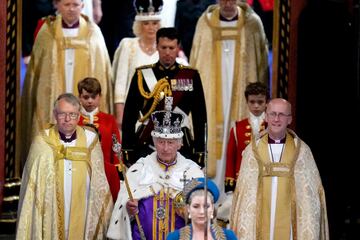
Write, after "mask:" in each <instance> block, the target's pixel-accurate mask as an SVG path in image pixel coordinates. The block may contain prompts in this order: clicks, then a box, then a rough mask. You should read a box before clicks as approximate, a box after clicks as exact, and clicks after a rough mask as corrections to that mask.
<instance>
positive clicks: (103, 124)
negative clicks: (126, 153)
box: [79, 112, 120, 202]
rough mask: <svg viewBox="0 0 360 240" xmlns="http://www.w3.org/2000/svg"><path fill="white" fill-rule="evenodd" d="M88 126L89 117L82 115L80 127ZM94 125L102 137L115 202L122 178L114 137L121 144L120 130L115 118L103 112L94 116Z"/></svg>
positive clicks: (107, 171) (107, 175) (105, 164)
mask: <svg viewBox="0 0 360 240" xmlns="http://www.w3.org/2000/svg"><path fill="white" fill-rule="evenodd" d="M88 124H91V123H90V119H89V117H87V116H84V115H81V116H80V122H79V125H88ZM92 125H94V126H95V127H96V128H97V130H98V132H99V135H100V141H101V149H102V151H103V154H104V167H105V174H106V178H107V180H108V182H109V185H110V191H111V194H112V196H113V200H114V202H115V201H116V198H117V195H118V192H119V189H120V178H119V174H118V171H117V167H116V165H118V164H119V159H118V157H117V155H116V153H114V151H113V150H112V145H113V143H112V135H113V134H115V136H116V138H117V140H118V141H119V142H120V133H119V129H118V127H117V124H116V121H115V118H114V116H113V115H111V114H107V113H103V112H98V113H97V114H95V115H94V122H93V123H92Z"/></svg>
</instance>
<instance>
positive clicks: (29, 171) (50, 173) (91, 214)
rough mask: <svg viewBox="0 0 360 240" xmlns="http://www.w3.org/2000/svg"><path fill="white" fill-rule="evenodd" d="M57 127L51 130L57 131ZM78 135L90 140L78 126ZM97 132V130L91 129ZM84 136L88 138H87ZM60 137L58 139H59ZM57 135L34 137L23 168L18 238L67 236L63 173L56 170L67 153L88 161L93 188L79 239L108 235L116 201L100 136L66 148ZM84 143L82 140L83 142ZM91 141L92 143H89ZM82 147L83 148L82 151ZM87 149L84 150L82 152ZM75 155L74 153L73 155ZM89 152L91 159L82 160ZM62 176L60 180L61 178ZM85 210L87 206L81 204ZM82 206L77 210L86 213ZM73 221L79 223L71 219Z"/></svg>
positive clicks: (102, 237)
mask: <svg viewBox="0 0 360 240" xmlns="http://www.w3.org/2000/svg"><path fill="white" fill-rule="evenodd" d="M54 130H55V129H54V127H53V128H50V129H49V132H51V131H54ZM76 131H77V135H78V136H80V138H83V140H80V141H81V142H84V140H85V143H86V142H87V141H86V139H87V137H88V135H87V133H86V131H85V130H84V129H83V128H81V127H78V128H77V130H76ZM92 134H94V133H92ZM84 137H85V139H84ZM57 141H58V140H57ZM57 141H55V140H54V138H53V137H52V136H50V135H48V134H46V133H45V132H43V133H42V134H41V135H38V136H36V137H35V139H34V141H33V143H32V145H31V148H30V152H29V157H28V159H27V161H26V165H25V168H24V172H23V177H22V183H21V190H20V199H19V209H18V222H17V231H16V238H17V239H51V240H52V239H65V236H64V195H63V194H64V192H63V183H62V184H60V186H58V184H59V183H61V181H63V179H64V178H63V174H64V172H63V173H62V174H61V173H60V171H58V170H57V168H58V166H59V165H58V163H60V165H61V163H62V165H63V161H61V160H59V159H57V157H58V158H62V157H65V156H66V158H70V159H74V160H75V159H77V160H80V161H79V162H84V163H85V162H86V168H88V166H89V167H90V166H91V169H90V168H89V169H88V170H87V171H86V173H87V172H89V175H90V180H91V181H90V190H89V195H88V199H87V208H86V209H87V211H86V213H85V214H82V216H84V223H86V224H85V226H84V227H83V228H84V231H83V234H84V235H83V237H82V238H80V239H105V235H106V230H107V227H108V222H109V219H110V216H111V212H112V208H113V202H112V197H111V193H110V190H109V186H108V183H107V180H106V176H105V173H104V163H103V157H102V151H101V146H100V144H99V142H98V139H97V137H95V138H94V140H93V141H92V143H90V145H88V146H86V149H87V154H86V151H84V148H83V147H80V148H79V147H78V146H77V147H75V149H73V150H75V151H72V150H65V149H66V148H62V147H61V146H59V145H58V143H56V142H57ZM80 144H81V143H80ZM88 144H89V143H88ZM79 150H80V151H79ZM83 153H85V154H83ZM71 155H72V156H71ZM84 156H88V157H89V158H88V161H83V160H84ZM59 179H60V180H59ZM81 209H83V210H84V211H85V208H83V206H81ZM81 209H79V210H78V211H79V212H81V213H84V211H82V210H81ZM72 224H73V225H77V224H74V223H72Z"/></svg>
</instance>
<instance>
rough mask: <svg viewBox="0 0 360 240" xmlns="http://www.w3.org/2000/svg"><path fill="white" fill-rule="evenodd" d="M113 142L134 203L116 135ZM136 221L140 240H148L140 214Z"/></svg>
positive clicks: (113, 147)
mask: <svg viewBox="0 0 360 240" xmlns="http://www.w3.org/2000/svg"><path fill="white" fill-rule="evenodd" d="M112 141H113V146H112V150H113V151H114V152H115V153H116V155H117V157H118V159H119V163H120V171H121V173H122V175H123V177H124V182H125V186H126V190H127V192H128V195H129V199H130V201H133V200H134V197H133V195H132V193H131V189H130V186H129V182H128V179H127V177H126V167H125V164H124V163H123V162H122V156H121V144H120V143H119V142H118V140H117V138H116V135H115V134H113V135H112ZM135 220H136V223H137V225H138V227H139V232H140V238H141V240H146V238H145V233H144V229H143V227H142V225H141V223H140V219H139V215H138V213H135Z"/></svg>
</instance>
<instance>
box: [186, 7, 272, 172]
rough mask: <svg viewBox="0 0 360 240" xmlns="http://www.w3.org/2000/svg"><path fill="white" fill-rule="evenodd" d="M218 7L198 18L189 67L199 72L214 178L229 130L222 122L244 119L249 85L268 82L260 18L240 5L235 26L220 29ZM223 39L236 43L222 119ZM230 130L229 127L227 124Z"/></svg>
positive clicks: (264, 41)
mask: <svg viewBox="0 0 360 240" xmlns="http://www.w3.org/2000/svg"><path fill="white" fill-rule="evenodd" d="M219 12H220V10H219V5H211V6H209V8H208V9H207V11H206V12H205V13H203V15H202V16H201V17H200V18H199V21H198V23H197V27H196V31H195V35H194V40H193V45H192V49H191V56H190V66H192V67H194V68H196V69H198V70H199V72H200V76H201V80H202V84H203V88H204V93H205V99H206V111H207V119H208V129H209V131H208V139H209V140H208V150H209V154H208V156H209V164H208V174H209V176H210V177H214V176H215V174H217V173H216V160H218V159H220V158H221V154H222V143H223V141H224V140H223V136H224V134H225V133H226V132H229V131H230V129H223V128H224V126H225V125H224V121H229V122H235V121H236V120H239V119H243V118H245V117H247V112H248V110H247V109H248V107H247V106H246V99H245V97H244V91H245V87H246V85H247V84H248V83H250V82H256V81H260V82H264V83H265V84H267V81H268V60H267V45H266V38H265V33H264V30H263V26H262V23H261V21H260V18H259V17H258V16H257V15H255V14H254V13H253V12H252V10H251V8H250V7H249V6H248V5H246V4H239V6H238V12H239V18H238V20H237V24H236V26H235V27H222V26H221V23H220V20H219V19H220V16H219V14H220V13H219ZM222 40H235V53H234V60H233V61H234V72H233V74H234V77H233V86H232V95H231V101H230V103H229V104H231V107H230V116H224V117H223V108H222V76H221V70H222V67H221V66H222V63H221V59H222V47H221V44H222ZM228 126H229V127H230V126H231V124H228Z"/></svg>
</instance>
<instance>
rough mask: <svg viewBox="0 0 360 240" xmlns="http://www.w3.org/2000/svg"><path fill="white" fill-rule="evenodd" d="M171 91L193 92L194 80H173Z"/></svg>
mask: <svg viewBox="0 0 360 240" xmlns="http://www.w3.org/2000/svg"><path fill="white" fill-rule="evenodd" d="M170 82H171V89H172V90H173V91H193V90H194V87H193V80H192V79H189V78H179V79H171V81H170Z"/></svg>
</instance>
